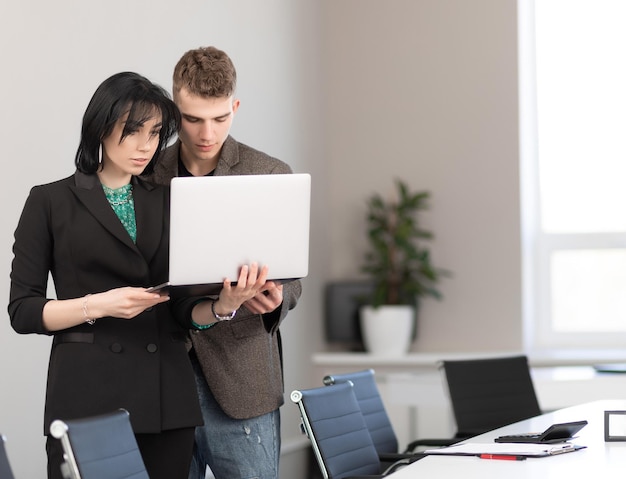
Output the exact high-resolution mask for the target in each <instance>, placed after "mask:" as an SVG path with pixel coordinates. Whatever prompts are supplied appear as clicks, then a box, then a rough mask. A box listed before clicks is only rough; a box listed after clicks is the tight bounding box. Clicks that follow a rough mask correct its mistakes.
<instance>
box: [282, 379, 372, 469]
mask: <svg viewBox="0 0 626 479" xmlns="http://www.w3.org/2000/svg"><path fill="white" fill-rule="evenodd" d="M291 400H292V401H293V402H294V403H295V404H296V405H297V406H298V408H299V410H300V417H301V420H302V428H303V430H304V432H305V433H306V434H307V436H308V437H309V439H310V441H311V445H312V447H313V452H314V454H315V458H316V459H317V462H318V465H319V467H320V470H321V471H322V475H323V477H324V478H325V479H341V478H345V477H350V476H357V475H365V474H379V473H380V467H381V466H380V462H379V460H378V453H377V452H376V449H375V448H374V444H373V443H372V438H371V437H370V435H369V432H368V431H367V426H366V425H365V420H364V419H363V415H362V414H361V409H360V408H359V404H358V402H357V400H356V397H355V395H354V391H353V387H352V384H351V383H349V382H347V383H342V384H337V385H336V386H333V387H324V386H323V387H320V388H314V389H304V390H296V391H293V392H292V393H291Z"/></svg>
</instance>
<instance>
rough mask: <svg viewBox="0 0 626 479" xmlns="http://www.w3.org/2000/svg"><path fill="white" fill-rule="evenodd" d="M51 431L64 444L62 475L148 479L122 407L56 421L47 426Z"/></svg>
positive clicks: (75, 478)
mask: <svg viewBox="0 0 626 479" xmlns="http://www.w3.org/2000/svg"><path fill="white" fill-rule="evenodd" d="M50 433H51V434H52V436H53V437H55V438H57V439H60V440H61V444H62V445H63V452H64V459H65V463H64V467H63V475H64V477H67V478H70V479H121V478H124V479H149V478H148V473H147V472H146V467H145V464H144V462H143V459H142V457H141V453H140V452H139V447H138V446H137V440H136V439H135V435H134V433H133V430H132V427H131V425H130V418H129V414H128V411H126V410H125V409H119V410H117V411H114V412H112V413H108V414H102V415H99V416H92V417H87V418H83V419H73V420H66V421H62V420H56V421H53V422H52V424H51V425H50Z"/></svg>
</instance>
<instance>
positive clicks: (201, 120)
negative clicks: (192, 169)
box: [174, 88, 239, 163]
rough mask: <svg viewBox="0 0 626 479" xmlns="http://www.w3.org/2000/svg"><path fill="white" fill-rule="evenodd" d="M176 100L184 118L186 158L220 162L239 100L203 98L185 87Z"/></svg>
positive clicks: (181, 134) (183, 138) (175, 97)
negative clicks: (192, 93)
mask: <svg viewBox="0 0 626 479" xmlns="http://www.w3.org/2000/svg"><path fill="white" fill-rule="evenodd" d="M174 101H175V102H176V105H178V109H179V110H180V113H181V116H182V123H181V129H180V132H179V135H178V136H179V138H180V141H181V143H182V146H181V155H183V158H184V159H186V160H189V161H192V162H198V163H207V162H211V163H213V162H214V163H217V160H218V158H219V155H220V152H221V150H222V145H223V144H224V141H225V140H226V138H227V137H228V133H229V131H230V127H231V125H232V124H233V118H234V116H235V112H236V111H237V108H239V100H235V99H233V97H232V96H230V97H226V98H215V97H211V98H202V97H199V96H194V95H191V94H190V93H189V92H188V91H187V90H186V89H185V88H182V89H181V90H180V91H179V92H176V93H175V94H174Z"/></svg>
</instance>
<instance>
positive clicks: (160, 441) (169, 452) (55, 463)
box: [46, 427, 195, 479]
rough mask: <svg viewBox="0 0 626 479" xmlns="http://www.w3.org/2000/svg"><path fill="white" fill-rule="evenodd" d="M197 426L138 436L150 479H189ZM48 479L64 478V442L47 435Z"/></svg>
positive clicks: (136, 435) (138, 442)
mask: <svg viewBox="0 0 626 479" xmlns="http://www.w3.org/2000/svg"><path fill="white" fill-rule="evenodd" d="M194 432H195V428H194V427H189V428H184V429H173V430H171V431H164V432H162V433H159V434H135V437H136V438H137V445H138V446H139V450H140V451H141V456H142V457H143V462H144V463H145V465H146V469H147V471H148V476H150V479H187V476H188V475H189V465H190V464H191V455H192V453H193V442H194ZM46 452H47V453H48V479H63V476H62V475H61V464H62V462H63V448H62V446H61V441H59V440H58V439H55V438H53V437H51V436H48V439H47V441H46Z"/></svg>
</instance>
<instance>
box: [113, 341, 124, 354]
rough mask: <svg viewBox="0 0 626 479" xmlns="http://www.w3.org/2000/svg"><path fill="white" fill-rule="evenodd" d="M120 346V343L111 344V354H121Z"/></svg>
mask: <svg viewBox="0 0 626 479" xmlns="http://www.w3.org/2000/svg"><path fill="white" fill-rule="evenodd" d="M122 349H124V348H122V345H121V344H120V343H113V344H111V352H114V353H121V352H122Z"/></svg>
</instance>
